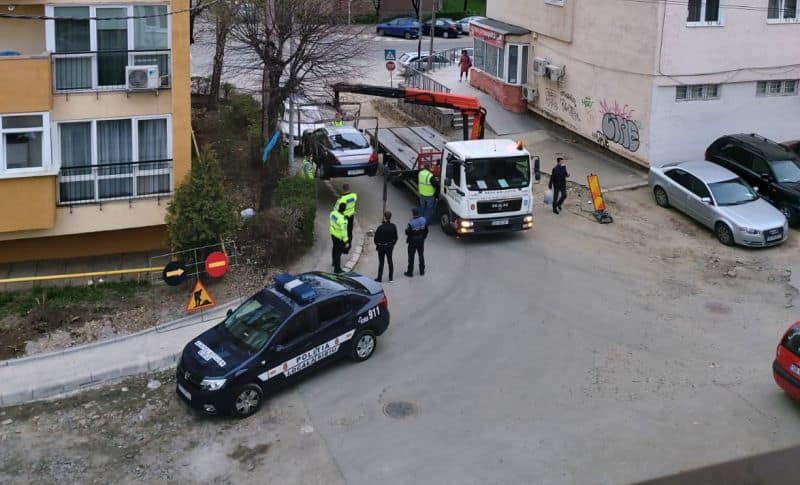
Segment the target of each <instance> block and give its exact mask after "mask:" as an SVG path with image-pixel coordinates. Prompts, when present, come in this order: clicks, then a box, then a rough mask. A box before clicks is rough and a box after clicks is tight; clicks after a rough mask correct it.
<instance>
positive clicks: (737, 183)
mask: <svg viewBox="0 0 800 485" xmlns="http://www.w3.org/2000/svg"><path fill="white" fill-rule="evenodd" d="M709 187H711V193H713V194H714V200H716V201H717V205H719V206H729V205H739V204H746V203H748V202H752V201H754V200H756V199H758V194H756V193H755V191H753V189H751V188H750V186H749V185H747V184H746V183H744V182H743V181H742V180H741V179H738V178H735V179H731V180H726V181H724V182H716V183H713V184H709Z"/></svg>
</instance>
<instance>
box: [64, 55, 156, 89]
mask: <svg viewBox="0 0 800 485" xmlns="http://www.w3.org/2000/svg"><path fill="white" fill-rule="evenodd" d="M52 59H53V90H54V91H55V92H57V93H63V92H73V91H117V90H124V89H125V81H126V80H125V67H126V66H158V73H159V76H160V77H161V86H160V87H161V88H169V87H170V51H169V50H135V51H128V50H104V51H93V52H70V53H55V54H53V55H52Z"/></svg>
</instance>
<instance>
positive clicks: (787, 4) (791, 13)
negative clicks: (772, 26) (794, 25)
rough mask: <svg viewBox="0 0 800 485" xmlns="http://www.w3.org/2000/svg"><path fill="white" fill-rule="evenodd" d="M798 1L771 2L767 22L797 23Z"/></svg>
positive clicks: (776, 0)
mask: <svg viewBox="0 0 800 485" xmlns="http://www.w3.org/2000/svg"><path fill="white" fill-rule="evenodd" d="M798 20H799V19H798V16H797V0H769V5H768V7H767V22H770V23H781V22H797V21H798Z"/></svg>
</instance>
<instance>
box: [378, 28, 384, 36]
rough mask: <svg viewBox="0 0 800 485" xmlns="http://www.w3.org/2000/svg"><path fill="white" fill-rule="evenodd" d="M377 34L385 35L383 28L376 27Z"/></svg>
mask: <svg viewBox="0 0 800 485" xmlns="http://www.w3.org/2000/svg"><path fill="white" fill-rule="evenodd" d="M378 35H380V36H384V35H386V32H384V31H383V29H378Z"/></svg>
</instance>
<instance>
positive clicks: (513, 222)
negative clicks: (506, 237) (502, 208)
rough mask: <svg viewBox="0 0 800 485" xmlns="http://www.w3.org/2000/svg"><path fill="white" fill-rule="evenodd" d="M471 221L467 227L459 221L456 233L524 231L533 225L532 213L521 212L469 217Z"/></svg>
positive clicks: (461, 234) (462, 234)
mask: <svg viewBox="0 0 800 485" xmlns="http://www.w3.org/2000/svg"><path fill="white" fill-rule="evenodd" d="M470 222H471V223H472V225H471V226H469V227H464V226H463V224H461V223H460V222H459V227H458V234H459V235H460V236H464V235H470V234H486V233H495V232H512V231H525V230H528V229H531V228H532V227H533V214H522V215H518V216H505V217H504V216H499V217H491V218H485V219H470Z"/></svg>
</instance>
